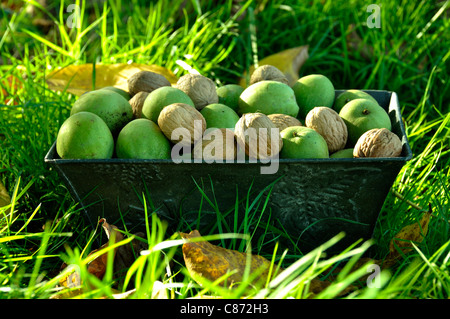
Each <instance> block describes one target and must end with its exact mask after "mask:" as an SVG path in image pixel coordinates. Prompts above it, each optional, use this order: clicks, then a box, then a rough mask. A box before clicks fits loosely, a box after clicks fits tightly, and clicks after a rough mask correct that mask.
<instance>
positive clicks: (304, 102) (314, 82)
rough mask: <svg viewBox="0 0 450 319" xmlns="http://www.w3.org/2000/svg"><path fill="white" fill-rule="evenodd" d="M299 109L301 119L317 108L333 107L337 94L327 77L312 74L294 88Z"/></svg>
mask: <svg viewBox="0 0 450 319" xmlns="http://www.w3.org/2000/svg"><path fill="white" fill-rule="evenodd" d="M292 89H293V90H294V93H295V98H296V100H297V104H298V107H299V118H302V119H304V118H305V117H306V115H307V114H308V113H309V111H311V110H312V109H313V108H315V107H316V106H326V107H332V106H333V102H334V98H335V92H334V86H333V83H331V81H330V79H328V78H327V77H326V76H325V75H322V74H310V75H306V76H303V77H301V78H300V79H298V80H297V82H295V84H294V85H293V86H292Z"/></svg>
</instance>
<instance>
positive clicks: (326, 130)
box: [305, 106, 348, 154]
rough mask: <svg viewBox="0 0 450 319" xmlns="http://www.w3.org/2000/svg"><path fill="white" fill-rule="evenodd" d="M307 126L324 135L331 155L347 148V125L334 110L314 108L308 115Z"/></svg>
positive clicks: (324, 107)
mask: <svg viewBox="0 0 450 319" xmlns="http://www.w3.org/2000/svg"><path fill="white" fill-rule="evenodd" d="M305 124H306V126H307V127H309V128H312V129H313V130H315V131H316V132H317V133H319V134H320V135H322V137H323V138H324V139H325V141H326V142H327V146H328V151H329V153H330V154H331V153H334V152H336V151H339V150H341V149H343V148H344V147H345V145H346V143H347V138H348V130H347V125H346V124H345V122H344V120H343V119H342V118H341V117H340V116H339V114H338V113H337V112H336V111H335V110H333V109H332V108H329V107H326V106H317V107H315V108H313V109H312V110H311V111H309V112H308V114H307V115H306V119H305Z"/></svg>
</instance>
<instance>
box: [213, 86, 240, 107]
mask: <svg viewBox="0 0 450 319" xmlns="http://www.w3.org/2000/svg"><path fill="white" fill-rule="evenodd" d="M216 92H217V96H218V97H219V103H220V104H225V105H226V106H229V107H231V108H232V109H233V111H235V112H237V111H238V108H239V96H240V95H241V94H242V92H244V88H243V87H242V86H240V85H238V84H227V85H224V86H221V87H218V88H217V89H216Z"/></svg>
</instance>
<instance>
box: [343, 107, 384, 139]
mask: <svg viewBox="0 0 450 319" xmlns="http://www.w3.org/2000/svg"><path fill="white" fill-rule="evenodd" d="M339 116H340V117H341V118H342V119H343V120H344V122H345V124H346V125H347V130H348V141H349V142H350V145H352V146H354V145H355V144H356V142H357V141H358V139H359V137H360V136H361V135H363V134H364V133H365V132H367V131H368V130H371V129H374V128H386V129H388V130H391V119H390V118H389V115H388V113H387V112H386V111H385V110H384V109H383V108H382V107H381V106H380V105H379V104H378V103H375V102H373V101H371V100H368V99H356V100H352V101H350V102H348V103H347V104H345V105H344V107H343V108H342V110H341V111H340V112H339Z"/></svg>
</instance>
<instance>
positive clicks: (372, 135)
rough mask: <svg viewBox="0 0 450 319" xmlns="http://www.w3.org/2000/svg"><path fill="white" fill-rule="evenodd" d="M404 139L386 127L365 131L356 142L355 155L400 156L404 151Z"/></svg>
mask: <svg viewBox="0 0 450 319" xmlns="http://www.w3.org/2000/svg"><path fill="white" fill-rule="evenodd" d="M402 147H403V146H402V141H401V140H400V138H399V137H398V136H397V134H395V133H393V132H391V131H389V130H388V129H386V128H381V129H380V128H375V129H371V130H368V131H367V132H365V133H364V134H363V135H361V137H360V138H359V139H358V141H357V142H356V145H355V148H354V149H353V156H354V157H398V156H400V154H401V153H402Z"/></svg>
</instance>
